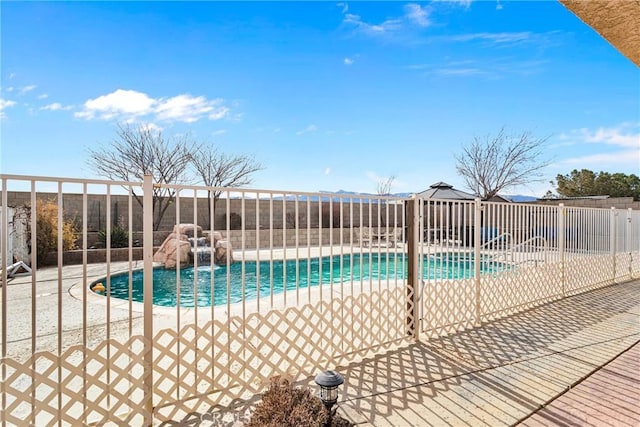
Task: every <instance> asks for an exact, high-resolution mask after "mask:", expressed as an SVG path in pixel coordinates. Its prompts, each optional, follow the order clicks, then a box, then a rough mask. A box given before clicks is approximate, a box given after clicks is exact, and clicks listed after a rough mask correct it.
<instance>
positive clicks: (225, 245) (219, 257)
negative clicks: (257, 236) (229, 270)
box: [213, 240, 234, 265]
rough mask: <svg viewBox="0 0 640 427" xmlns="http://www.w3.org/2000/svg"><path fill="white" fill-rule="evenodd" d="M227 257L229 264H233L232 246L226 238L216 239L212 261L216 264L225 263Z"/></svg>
mask: <svg viewBox="0 0 640 427" xmlns="http://www.w3.org/2000/svg"><path fill="white" fill-rule="evenodd" d="M227 257H228V258H229V264H233V262H234V261H233V248H232V247H231V242H229V241H228V240H218V241H216V245H215V252H214V258H213V262H215V263H216V264H217V265H227Z"/></svg>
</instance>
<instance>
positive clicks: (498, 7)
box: [496, 0, 504, 10]
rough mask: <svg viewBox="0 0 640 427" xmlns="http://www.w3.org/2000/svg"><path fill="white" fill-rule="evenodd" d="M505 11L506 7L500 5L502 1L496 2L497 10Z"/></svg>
mask: <svg viewBox="0 0 640 427" xmlns="http://www.w3.org/2000/svg"><path fill="white" fill-rule="evenodd" d="M502 9H504V6H503V5H502V3H500V0H497V1H496V10H502Z"/></svg>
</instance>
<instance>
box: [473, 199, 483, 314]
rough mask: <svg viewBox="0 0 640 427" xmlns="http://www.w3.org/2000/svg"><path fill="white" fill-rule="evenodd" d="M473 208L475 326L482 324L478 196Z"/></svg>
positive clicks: (479, 202)
mask: <svg viewBox="0 0 640 427" xmlns="http://www.w3.org/2000/svg"><path fill="white" fill-rule="evenodd" d="M474 206H475V209H474V215H473V250H474V254H473V278H474V281H475V288H476V326H480V325H481V324H482V321H481V317H482V304H481V302H480V298H481V293H480V262H481V260H480V256H481V254H480V247H481V246H482V241H481V233H480V227H481V226H482V221H481V215H482V201H481V200H480V199H479V198H476V199H475V205H474Z"/></svg>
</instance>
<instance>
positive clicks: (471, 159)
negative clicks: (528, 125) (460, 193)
mask: <svg viewBox="0 0 640 427" xmlns="http://www.w3.org/2000/svg"><path fill="white" fill-rule="evenodd" d="M548 139H549V137H544V138H536V137H534V136H533V135H532V133H531V132H530V131H524V132H522V133H520V134H516V135H509V134H507V133H506V131H505V128H504V127H503V128H502V129H500V132H498V134H497V135H495V136H491V135H487V136H484V137H475V138H474V140H473V142H472V143H471V144H469V145H467V146H465V147H464V148H463V151H462V154H460V155H458V156H456V157H455V159H456V170H457V171H458V173H459V174H460V175H462V177H463V178H464V180H465V183H466V184H467V187H468V188H469V189H470V190H472V191H473V192H474V193H475V194H477V195H479V196H480V197H482V198H483V199H485V200H487V199H490V198H491V197H493V196H495V195H496V194H498V192H500V191H502V190H503V189H505V188H509V187H514V186H518V185H523V184H527V183H530V182H540V181H543V180H544V179H543V178H542V177H543V174H542V170H543V169H544V168H545V167H547V166H548V165H549V163H550V160H548V159H545V158H544V157H543V151H544V145H545V143H546V142H547V140H548Z"/></svg>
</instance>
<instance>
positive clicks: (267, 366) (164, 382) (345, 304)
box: [0, 175, 640, 425]
mask: <svg viewBox="0 0 640 427" xmlns="http://www.w3.org/2000/svg"><path fill="white" fill-rule="evenodd" d="M1 181H2V189H1V190H2V199H1V205H0V216H1V218H2V227H1V229H0V259H1V261H0V268H1V269H2V272H3V274H2V278H1V285H2V287H1V288H0V298H1V300H0V310H1V312H0V327H1V334H0V335H1V342H0V345H1V349H0V350H1V351H0V353H1V354H0V355H1V360H0V366H1V368H0V369H1V372H0V374H1V376H2V382H1V385H0V388H1V390H0V392H1V394H2V407H1V412H0V419H1V420H2V422H3V423H5V424H9V425H11V424H18V425H20V424H25V423H27V424H33V425H53V424H75V423H78V422H80V423H83V424H91V423H97V424H100V423H104V422H107V421H113V422H115V423H121V424H122V423H124V424H150V423H151V422H153V421H155V420H160V421H161V420H171V419H172V417H174V416H175V415H176V414H177V411H179V410H187V411H189V410H191V409H193V408H194V407H195V405H202V404H203V403H204V404H207V405H215V404H217V403H220V402H222V401H223V400H225V399H232V398H237V397H240V396H245V395H247V394H250V393H256V392H258V391H260V390H261V389H262V388H263V385H264V384H266V383H268V380H269V378H270V377H272V376H274V375H288V376H292V377H294V378H300V377H303V376H307V375H312V374H314V373H315V372H316V371H317V370H319V369H325V368H327V367H331V366H337V365H344V364H346V363H350V362H352V361H354V360H357V359H358V358H362V357H365V356H367V355H371V354H375V353H376V352H379V351H380V350H381V349H387V348H389V347H390V346H397V345H401V344H403V343H406V342H408V341H407V340H415V339H421V338H424V337H427V338H428V337H431V336H439V335H442V334H446V333H452V332H455V331H457V330H460V329H463V328H467V327H473V326H476V325H478V324H479V323H481V322H484V321H488V320H491V319H494V318H497V317H501V316H504V315H508V314H510V313H514V312H517V311H520V310H524V309H526V308H529V307H531V306H533V305H536V304H541V303H543V302H545V301H549V300H552V299H556V298H561V297H563V296H566V295H571V294H574V293H577V292H583V291H585V290H589V289H593V288H595V287H599V286H605V285H608V284H612V283H616V282H620V281H624V280H629V279H631V278H637V277H640V243H639V242H640V212H637V211H630V210H629V211H618V210H609V209H583V208H573V207H572V208H568V207H564V206H556V207H552V206H541V205H522V204H511V203H493V202H481V201H479V200H476V201H452V200H433V199H402V198H396V197H385V196H372V195H340V194H326V193H303V192H289V191H276V190H256V189H251V190H247V189H239V188H212V187H200V186H187V185H166V184H157V183H153V182H151V180H150V179H149V178H147V179H145V181H144V182H142V183H132V182H114V181H102V180H79V179H63V178H44V177H29V176H16V175H2V176H1ZM160 190H162V191H160ZM159 194H163V195H164V196H163V197H165V199H163V200H161V201H160V200H158V197H159V196H158V195H159ZM154 196H155V197H154ZM160 202H161V203H160ZM160 206H162V208H160ZM159 209H162V210H163V215H159V213H158V210H159ZM10 216H11V218H10ZM160 216H161V217H160ZM9 245H11V246H9ZM17 262H24V263H25V265H27V266H30V267H33V268H32V270H33V271H32V272H31V274H30V275H21V276H20V275H15V274H10V275H9V274H7V273H8V272H9V271H12V270H9V267H10V266H12V265H14V264H16V263H17ZM36 266H37V268H35V267H36Z"/></svg>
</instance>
